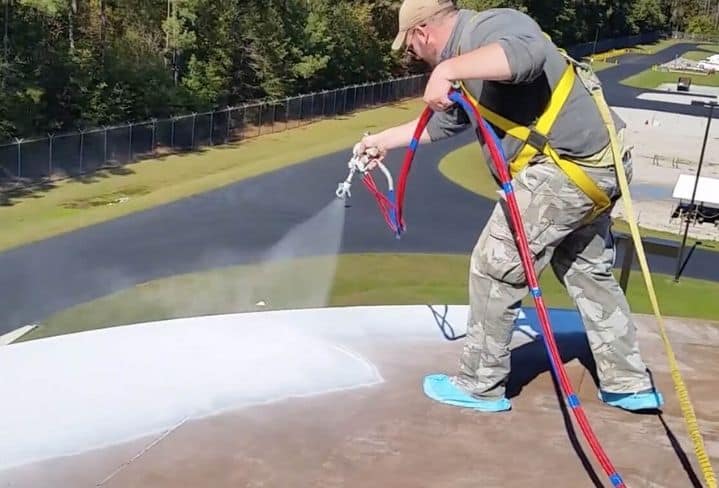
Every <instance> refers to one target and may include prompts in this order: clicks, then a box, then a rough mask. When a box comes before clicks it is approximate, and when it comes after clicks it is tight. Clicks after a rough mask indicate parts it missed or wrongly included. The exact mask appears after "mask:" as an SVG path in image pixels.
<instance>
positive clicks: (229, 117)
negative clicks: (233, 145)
mask: <svg viewBox="0 0 719 488" xmlns="http://www.w3.org/2000/svg"><path fill="white" fill-rule="evenodd" d="M226 110H227V127H226V128H225V144H227V143H228V142H230V122H231V116H230V113H231V112H232V108H231V107H230V106H229V105H228V106H227V109H226Z"/></svg>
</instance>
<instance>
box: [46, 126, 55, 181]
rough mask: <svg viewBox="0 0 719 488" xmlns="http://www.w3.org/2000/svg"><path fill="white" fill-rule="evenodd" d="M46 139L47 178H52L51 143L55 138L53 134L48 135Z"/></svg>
mask: <svg viewBox="0 0 719 488" xmlns="http://www.w3.org/2000/svg"><path fill="white" fill-rule="evenodd" d="M47 136H48V138H49V139H50V145H49V148H48V151H49V152H48V157H47V176H48V177H50V176H52V142H53V139H54V138H55V134H48V135H47Z"/></svg>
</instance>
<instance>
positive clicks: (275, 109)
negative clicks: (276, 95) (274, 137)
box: [270, 101, 277, 133]
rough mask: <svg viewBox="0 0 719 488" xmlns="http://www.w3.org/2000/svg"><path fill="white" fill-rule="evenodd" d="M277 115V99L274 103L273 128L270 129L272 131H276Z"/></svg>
mask: <svg viewBox="0 0 719 488" xmlns="http://www.w3.org/2000/svg"><path fill="white" fill-rule="evenodd" d="M275 117H277V101H275V102H274V103H273V104H272V128H271V129H270V132H271V133H274V132H275Z"/></svg>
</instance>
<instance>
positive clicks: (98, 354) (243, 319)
mask: <svg viewBox="0 0 719 488" xmlns="http://www.w3.org/2000/svg"><path fill="white" fill-rule="evenodd" d="M287 317H288V315H287V314H286V315H285V319H286V318H287ZM278 318H279V317H275V319H276V323H275V324H274V325H272V326H271V327H268V326H264V325H265V324H259V323H253V321H252V317H251V316H250V315H247V316H243V315H240V316H234V317H233V316H225V317H208V318H200V319H196V320H181V321H174V323H173V324H169V323H168V324H165V325H162V324H154V325H138V326H126V327H118V328H112V329H103V330H102V331H93V332H89V333H81V334H72V335H68V336H62V337H56V338H50V339H43V340H38V341H31V342H27V343H21V344H16V345H12V346H8V347H4V348H3V350H2V352H0V370H1V371H5V372H12V373H11V374H3V375H2V377H1V378H0V391H2V398H3V401H2V403H0V469H6V468H9V467H12V466H17V465H20V464H25V463H30V462H35V461H39V460H42V459H47V458H52V457H57V456H64V455H71V454H76V453H79V452H83V451H86V450H89V449H94V448H99V447H104V446H107V445H112V444H117V443H121V442H126V441H129V440H132V439H135V438H138V437H142V436H145V435H149V434H154V433H158V432H162V431H164V430H166V429H168V428H170V427H172V426H173V425H176V424H177V423H178V422H181V421H183V419H187V418H197V417H203V416H207V415H210V414H214V413H218V412H221V411H223V410H228V409H234V408H240V407H243V406H249V405H257V404H264V403H269V402H275V401H280V400H284V399H287V398H292V397H307V396H314V395H321V394H325V393H329V392H334V391H340V390H346V389H352V388H359V387H367V386H371V385H375V384H378V383H381V382H383V381H384V380H383V378H382V376H381V375H380V373H379V371H378V370H377V368H376V367H375V366H374V365H373V364H371V363H370V362H369V361H367V360H366V359H365V358H363V357H362V356H360V355H359V354H357V353H356V352H354V351H351V350H350V349H348V348H347V347H345V346H341V345H339V344H337V343H335V342H333V341H332V340H331V339H330V338H327V337H323V334H322V333H318V332H317V330H316V329H315V328H314V327H307V328H304V327H302V324H301V322H303V321H302V320H298V321H297V322H298V323H297V325H296V326H288V325H284V324H283V321H282V320H277V319H278ZM257 322H261V321H257ZM307 325H309V324H307ZM313 329H315V330H314V331H313Z"/></svg>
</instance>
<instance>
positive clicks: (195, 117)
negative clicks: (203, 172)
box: [190, 112, 197, 149]
mask: <svg viewBox="0 0 719 488" xmlns="http://www.w3.org/2000/svg"><path fill="white" fill-rule="evenodd" d="M196 123H197V114H196V113H194V112H193V113H192V135H191V136H190V148H192V149H195V125H196Z"/></svg>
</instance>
